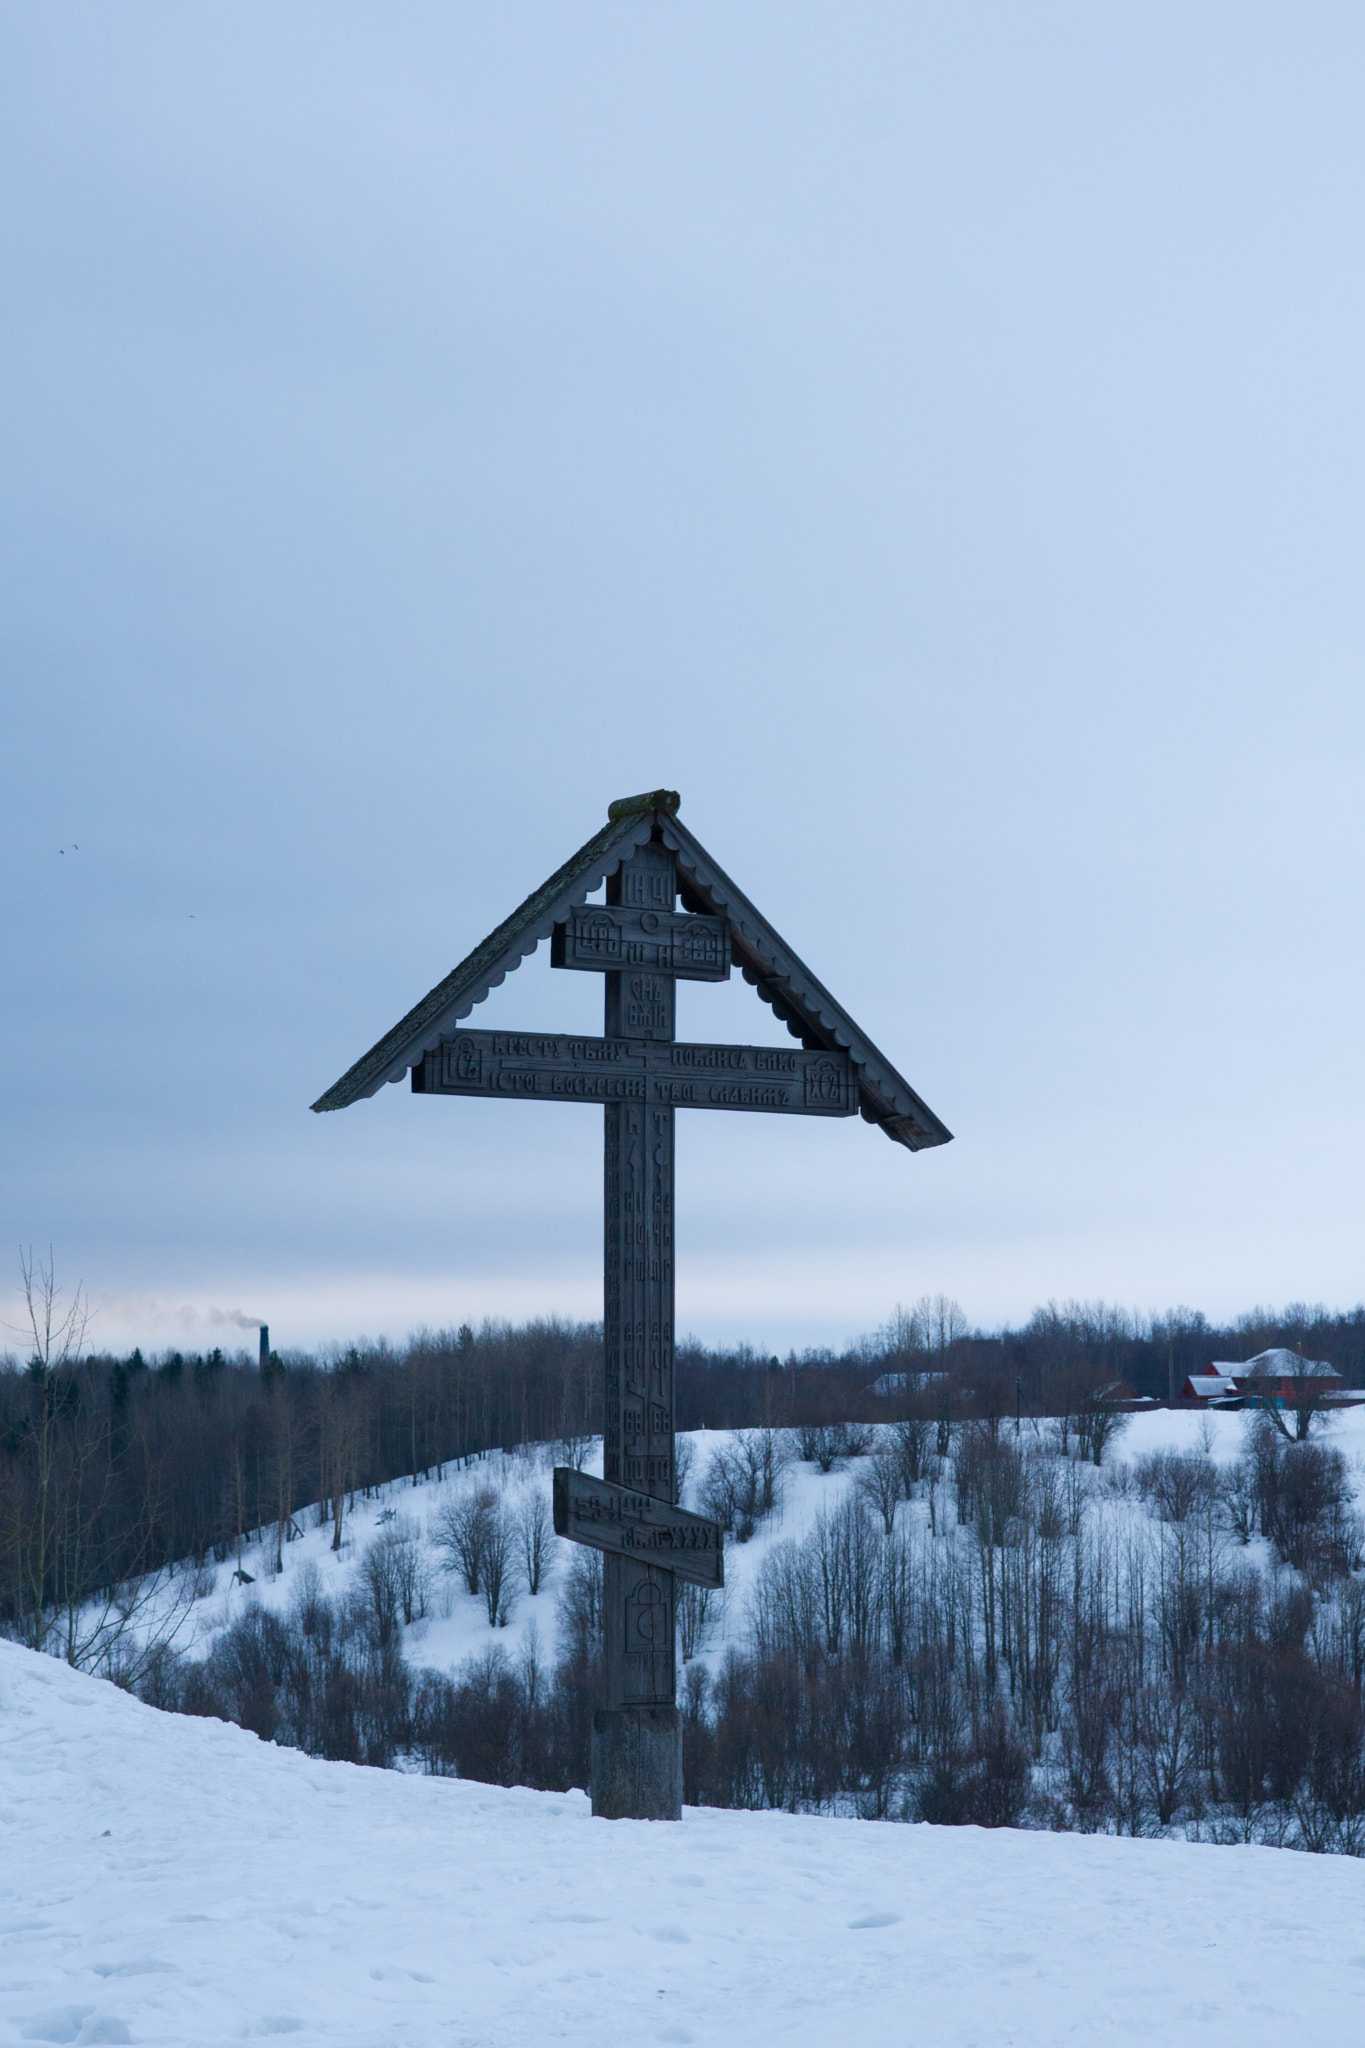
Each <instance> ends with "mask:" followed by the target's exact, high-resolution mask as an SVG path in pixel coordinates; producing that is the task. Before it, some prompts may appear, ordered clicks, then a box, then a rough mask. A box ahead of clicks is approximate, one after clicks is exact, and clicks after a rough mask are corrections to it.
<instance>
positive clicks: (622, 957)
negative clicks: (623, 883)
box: [550, 903, 730, 981]
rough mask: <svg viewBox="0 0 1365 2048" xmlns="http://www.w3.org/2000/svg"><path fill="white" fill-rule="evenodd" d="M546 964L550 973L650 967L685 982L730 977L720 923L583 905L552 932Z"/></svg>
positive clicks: (722, 922)
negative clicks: (557, 969)
mask: <svg viewBox="0 0 1365 2048" xmlns="http://www.w3.org/2000/svg"><path fill="white" fill-rule="evenodd" d="M550 960H551V964H552V965H553V966H555V967H577V968H584V969H587V970H589V971H591V972H596V973H599V974H600V973H603V972H613V971H616V970H618V969H622V968H631V967H652V968H655V969H656V970H657V971H658V972H659V973H661V974H676V975H678V976H680V977H681V978H682V979H683V980H684V981H724V980H726V978H727V977H728V975H729V972H730V928H729V926H728V924H727V923H726V921H725V919H724V918H722V917H686V916H684V915H683V914H682V913H681V912H680V911H675V910H638V909H636V908H635V907H634V906H633V905H626V904H611V903H602V904H598V903H593V904H584V906H583V907H582V908H581V909H580V910H575V911H574V912H573V914H572V915H571V916H570V917H569V919H568V920H567V922H566V923H564V924H557V925H556V926H555V928H554V936H553V938H552V940H551V945H550Z"/></svg>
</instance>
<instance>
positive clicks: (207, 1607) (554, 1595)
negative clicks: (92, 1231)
mask: <svg viewBox="0 0 1365 2048" xmlns="http://www.w3.org/2000/svg"><path fill="white" fill-rule="evenodd" d="M1245 1421H1246V1418H1245V1417H1244V1416H1242V1415H1240V1414H1235V1413H1228V1412H1217V1411H1215V1412H1212V1413H1208V1414H1205V1415H1199V1414H1193V1413H1184V1412H1179V1411H1172V1410H1161V1409H1158V1410H1153V1411H1150V1412H1148V1413H1145V1414H1138V1415H1135V1416H1133V1417H1132V1418H1131V1421H1130V1423H1129V1425H1128V1427H1127V1428H1126V1429H1125V1431H1124V1433H1123V1435H1122V1436H1121V1437H1120V1438H1119V1439H1118V1441H1117V1443H1116V1444H1115V1446H1114V1447H1113V1449H1112V1450H1111V1451H1109V1452H1107V1453H1106V1459H1105V1462H1106V1466H1107V1467H1119V1468H1122V1467H1124V1466H1129V1467H1131V1465H1132V1464H1133V1462H1134V1461H1135V1460H1137V1459H1138V1458H1140V1457H1142V1456H1143V1455H1144V1454H1148V1453H1151V1452H1153V1451H1172V1450H1173V1451H1185V1452H1191V1451H1195V1450H1196V1449H1198V1448H1200V1447H1201V1446H1202V1442H1203V1441H1204V1440H1205V1439H1204V1437H1201V1430H1202V1431H1204V1432H1205V1433H1206V1438H1207V1441H1208V1443H1209V1447H1210V1454H1211V1456H1212V1458H1213V1460H1214V1462H1215V1464H1217V1465H1220V1466H1225V1465H1228V1464H1230V1463H1231V1462H1232V1461H1233V1460H1234V1459H1235V1458H1236V1457H1237V1456H1238V1455H1239V1453H1240V1451H1241V1449H1242V1446H1243V1443H1244V1440H1245ZM731 1440H732V1433H731V1432H729V1431H725V1430H694V1431H691V1432H689V1433H688V1436H687V1438H686V1441H687V1442H688V1443H690V1445H691V1456H692V1471H691V1478H690V1480H689V1484H688V1488H687V1491H686V1494H685V1496H684V1497H685V1499H686V1501H687V1504H688V1505H689V1506H697V1505H700V1502H699V1498H698V1489H699V1488H700V1486H701V1484H702V1481H703V1478H704V1475H705V1472H706V1469H707V1465H708V1463H709V1462H710V1460H711V1459H712V1458H713V1457H714V1456H715V1454H716V1452H717V1451H718V1450H720V1449H722V1448H723V1447H724V1446H725V1445H726V1444H728V1443H729V1442H730V1441H731ZM1025 1440H1026V1441H1028V1442H1032V1441H1035V1440H1036V1439H1034V1438H1033V1437H1032V1435H1027V1434H1026V1439H1025ZM1314 1440H1315V1441H1322V1442H1326V1443H1329V1444H1331V1445H1333V1446H1335V1447H1336V1448H1338V1449H1339V1450H1341V1451H1342V1452H1343V1454H1344V1455H1345V1457H1346V1459H1347V1461H1348V1464H1349V1466H1350V1467H1351V1472H1352V1478H1353V1481H1354V1486H1355V1491H1356V1498H1357V1501H1358V1503H1359V1504H1360V1506H1361V1507H1362V1508H1365V1407H1362V1408H1358V1409H1353V1410H1348V1411H1346V1412H1344V1413H1342V1414H1340V1415H1337V1416H1334V1417H1333V1418H1332V1420H1331V1422H1330V1424H1329V1425H1328V1426H1327V1427H1326V1428H1325V1429H1324V1428H1322V1427H1321V1426H1320V1428H1319V1431H1318V1433H1317V1434H1315V1438H1314ZM553 1456H554V1447H553V1446H551V1445H529V1446H526V1447H525V1448H524V1449H523V1450H522V1451H519V1452H515V1453H512V1454H504V1453H502V1452H496V1451H495V1452H491V1453H490V1454H489V1455H488V1456H487V1457H486V1458H482V1459H479V1460H476V1461H473V1462H472V1463H471V1465H470V1466H469V1467H468V1468H464V1467H456V1466H448V1467H447V1468H446V1472H445V1475H444V1477H442V1478H440V1479H438V1478H436V1476H435V1475H434V1474H433V1475H432V1476H431V1477H430V1478H429V1479H426V1480H424V1481H423V1482H422V1483H420V1484H418V1485H414V1484H413V1482H412V1481H411V1479H398V1480H394V1481H393V1482H391V1483H390V1484H389V1485H387V1486H384V1487H381V1488H378V1489H376V1491H375V1493H374V1495H373V1496H372V1497H371V1498H370V1499H368V1500H366V1499H363V1498H357V1499H356V1500H355V1502H354V1504H353V1507H352V1510H351V1512H350V1513H349V1515H348V1516H347V1520H346V1525H345V1531H346V1540H345V1544H344V1546H343V1548H342V1550H341V1552H340V1553H334V1552H333V1551H332V1549H331V1539H332V1530H331V1526H330V1524H327V1523H324V1524H323V1525H322V1526H318V1521H317V1513H316V1510H314V1509H308V1510H306V1511H304V1512H303V1513H301V1514H300V1515H299V1516H298V1524H297V1525H298V1528H299V1530H300V1532H301V1533H300V1535H299V1536H298V1538H297V1539H296V1540H294V1541H292V1542H289V1543H287V1544H286V1545H285V1546H284V1548H283V1552H282V1563H283V1570H282V1571H281V1572H280V1573H279V1574H278V1575H273V1574H272V1572H271V1569H270V1565H271V1562H272V1556H273V1549H274V1545H273V1541H272V1532H270V1531H258V1532H257V1534H256V1537H255V1538H254V1539H253V1541H252V1542H251V1544H250V1545H249V1547H248V1548H247V1550H246V1552H245V1554H244V1560H243V1561H244V1563H245V1565H246V1568H247V1570H248V1571H249V1572H250V1573H251V1574H252V1577H253V1583H252V1584H250V1585H240V1584H238V1583H236V1582H235V1580H234V1576H233V1574H234V1567H235V1559H233V1560H229V1562H228V1563H226V1564H222V1565H218V1566H216V1567H215V1566H213V1565H212V1564H210V1565H208V1566H206V1567H205V1569H204V1570H203V1571H202V1572H200V1573H199V1574H198V1575H197V1576H198V1587H199V1592H200V1595H201V1597H200V1598H198V1599H197V1600H194V1601H193V1602H192V1603H191V1604H190V1605H189V1606H188V1608H186V1609H185V1610H183V1612H181V1613H179V1614H178V1615H177V1621H176V1634H175V1642H176V1646H177V1647H178V1648H179V1649H182V1650H185V1651H187V1652H188V1653H189V1654H190V1655H191V1656H195V1657H202V1656H205V1655H207V1653H208V1651H209V1650H210V1649H211V1648H212V1646H213V1644H214V1642H215V1641H216V1640H217V1638H218V1637H219V1636H220V1635H221V1634H222V1632H223V1630H224V1629H225V1628H226V1627H227V1626H228V1625H229V1624H230V1623H231V1622H232V1621H233V1620H235V1619H236V1618H237V1617H238V1616H239V1615H241V1614H242V1613H243V1612H244V1610H246V1609H248V1608H250V1607H255V1606H260V1607H265V1608H268V1609H273V1610H275V1611H277V1612H281V1613H283V1612H286V1611H287V1610H288V1609H289V1608H290V1606H291V1604H292V1603H293V1602H294V1601H295V1600H296V1599H297V1598H298V1595H299V1592H300V1589H301V1587H302V1585H303V1583H304V1581H305V1579H306V1578H308V1577H310V1575H311V1578H312V1582H313V1583H315V1584H316V1585H317V1587H318V1589H319V1590H320V1591H322V1592H325V1593H328V1594H330V1595H332V1596H333V1597H335V1596H337V1595H344V1594H346V1593H348V1592H351V1591H354V1590H355V1588H356V1586H357V1585H358V1583H359V1574H360V1571H361V1569H362V1565H363V1559H364V1555H365V1551H366V1549H367V1547H368V1546H369V1545H370V1544H371V1543H372V1542H373V1541H374V1540H375V1539H376V1537H378V1536H381V1535H382V1534H383V1533H384V1531H385V1529H386V1528H387V1529H390V1530H391V1529H392V1526H393V1522H394V1521H395V1520H397V1521H398V1522H399V1524H400V1526H401V1527H403V1528H405V1529H407V1530H409V1531H410V1532H411V1534H412V1537H413V1539H414V1541H415V1543H416V1544H417V1546H418V1549H419V1551H420V1554H421V1559H422V1566H423V1570H424V1574H425V1578H426V1582H427V1588H428V1591H427V1599H426V1607H427V1611H426V1614H425V1615H424V1616H423V1618H422V1619H421V1620H419V1621H418V1622H416V1623H415V1624H414V1625H413V1626H411V1627H409V1628H407V1629H405V1630H404V1634H403V1648H404V1653H405V1655H406V1656H407V1658H408V1660H409V1662H410V1663H412V1664H414V1665H418V1666H422V1665H426V1666H431V1667H433V1668H434V1669H436V1670H440V1671H450V1670H452V1669H454V1668H455V1667H456V1666H458V1665H459V1664H460V1663H461V1661H462V1660H464V1659H465V1658H467V1657H470V1656H472V1655H476V1654H478V1653H480V1652H483V1651H487V1650H488V1649H490V1648H492V1647H494V1646H495V1645H497V1646H501V1647H502V1648H503V1649H505V1650H506V1652H507V1653H508V1655H509V1656H510V1657H513V1658H515V1657H517V1656H519V1655H520V1654H522V1653H523V1652H524V1651H525V1649H526V1646H527V1641H528V1634H529V1632H530V1631H531V1630H532V1629H534V1631H535V1636H536V1638H537V1640H538V1643H539V1653H540V1655H541V1657H542V1658H544V1657H546V1656H549V1657H551V1658H552V1657H553V1655H554V1653H555V1646H556V1641H557V1638H558V1634H559V1594H560V1590H561V1587H562V1578H563V1571H564V1568H565V1566H566V1564H567V1562H568V1555H569V1550H570V1546H569V1545H568V1544H567V1543H563V1542H560V1541H558V1540H555V1539H552V1540H551V1544H550V1558H549V1567H548V1572H547V1577H546V1580H545V1582H544V1584H543V1586H542V1589H541V1591H540V1592H539V1593H538V1594H536V1595H534V1596H532V1595H530V1594H529V1593H527V1591H526V1590H525V1587H524V1584H522V1583H521V1581H520V1578H519V1575H518V1574H516V1573H515V1572H513V1573H512V1574H511V1575H510V1577H511V1579H512V1581H513V1583H514V1586H515V1592H514V1597H513V1599H512V1601H511V1604H510V1611H509V1615H508V1620H507V1624H506V1626H504V1627H500V1628H494V1627H491V1626H490V1624H489V1622H488V1618H487V1615H486V1612H485V1609H484V1604H483V1602H482V1600H481V1599H478V1598H476V1597H475V1596H473V1595H472V1594H470V1593H468V1592H466V1591H465V1590H464V1587H463V1586H462V1585H461V1583H460V1580H459V1577H458V1574H455V1575H452V1574H451V1572H450V1571H449V1570H448V1569H446V1568H445V1561H444V1560H443V1558H442V1554H441V1552H440V1550H439V1548H438V1547H437V1544H436V1543H435V1541H434V1540H433V1532H434V1531H435V1529H436V1527H437V1525H438V1522H439V1517H440V1514H441V1510H442V1508H443V1507H445V1506H446V1505H447V1504H448V1503H450V1502H452V1501H455V1500H457V1499H459V1498H461V1497H462V1496H466V1495H468V1494H469V1493H470V1492H471V1491H475V1490H477V1489H479V1488H481V1487H492V1488H493V1489H494V1490H495V1491H497V1492H498V1493H499V1494H500V1495H501V1496H502V1497H503V1498H504V1499H505V1500H506V1501H507V1502H508V1503H509V1504H511V1505H515V1503H516V1502H517V1501H518V1500H519V1499H521V1498H522V1497H523V1496H524V1495H525V1493H526V1492H527V1491H529V1490H534V1489H539V1490H540V1491H541V1492H542V1493H543V1494H544V1496H545V1499H546V1502H547V1504H548V1499H549V1489H550V1465H551V1464H552V1463H553ZM587 1469H588V1470H589V1471H592V1472H595V1473H599V1474H600V1472H601V1469H602V1452H601V1443H600V1440H599V1442H598V1443H597V1445H596V1446H595V1448H594V1450H593V1452H592V1454H591V1455H590V1456H589V1458H588V1461H587ZM860 1469H861V1461H858V1460H853V1461H850V1462H848V1463H846V1464H842V1465H839V1466H836V1468H835V1469H834V1470H833V1471H832V1472H829V1473H820V1472H818V1471H817V1470H816V1469H815V1467H814V1466H813V1465H808V1464H807V1465H803V1464H800V1463H794V1464H792V1465H791V1466H789V1467H788V1469H787V1471H786V1472H785V1474H784V1475H783V1482H782V1490H781V1500H780V1505H779V1507H778V1511H777V1513H776V1514H774V1515H773V1516H771V1517H770V1518H769V1519H768V1520H767V1521H765V1522H763V1523H761V1524H760V1526H759V1528H758V1531H757V1533H756V1534H755V1536H754V1537H753V1539H752V1540H751V1541H750V1542H748V1543H740V1542H738V1541H734V1540H731V1541H728V1542H727V1544H726V1556H725V1575H726V1586H727V1590H726V1594H725V1596H724V1599H723V1600H722V1601H721V1602H719V1603H718V1611H717V1613H716V1615H715V1617H714V1619H713V1622H712V1624H711V1627H710V1629H709V1631H708V1634H707V1637H706V1639H705V1642H704V1644H703V1646H702V1650H701V1656H702V1659H703V1661H704V1662H706V1663H707V1664H708V1665H709V1666H710V1667H711V1668H712V1669H713V1670H716V1669H719V1667H720V1664H721V1663H722V1661H723V1658H724V1654H725V1651H726V1649H727V1648H728V1647H729V1646H731V1645H739V1646H743V1645H744V1644H745V1643H746V1642H747V1638H748V1608H749V1593H750V1589H751V1587H752V1585H753V1582H754V1579H755V1577H756V1576H757V1574H758V1571H759V1570H760V1568H761V1566H762V1564H763V1561H764V1559H765V1558H766V1557H767V1556H768V1554H769V1552H770V1550H771V1549H772V1547H773V1545H774V1544H777V1543H781V1542H783V1541H784V1540H787V1539H789V1538H797V1539H799V1538H800V1537H802V1536H805V1535H806V1534H807V1533H808V1532H809V1530H810V1529H811V1527H812V1526H813V1525H814V1523H815V1521H816V1519H817V1517H818V1516H819V1515H820V1514H821V1512H822V1511H825V1510H828V1509H830V1508H832V1507H834V1506H836V1505H837V1503H838V1502H839V1501H840V1500H841V1499H842V1498H843V1497H844V1496H845V1495H846V1494H847V1492H848V1491H849V1489H850V1488H852V1487H853V1486H854V1485H855V1483H856V1481H857V1478H858V1475H859V1471H860ZM1099 1476H1100V1475H1099V1474H1098V1473H1095V1472H1093V1471H1091V1470H1088V1469H1085V1468H1083V1469H1082V1472H1081V1477H1082V1479H1084V1480H1085V1481H1086V1483H1087V1484H1094V1485H1096V1486H1098V1481H1099ZM950 1493H951V1488H950V1487H949V1486H948V1485H947V1484H946V1482H945V1486H944V1495H945V1500H946V1498H947V1497H948V1496H949V1495H950ZM1096 1506H1097V1510H1098V1512H1099V1513H1100V1514H1101V1515H1102V1516H1106V1517H1108V1518H1109V1519H1111V1520H1117V1521H1119V1522H1121V1521H1123V1520H1132V1519H1134V1518H1136V1519H1137V1520H1139V1521H1145V1520H1146V1519H1147V1518H1146V1517H1145V1516H1143V1515H1142V1514H1141V1513H1140V1512H1139V1511H1137V1510H1136V1509H1134V1507H1133V1506H1132V1504H1131V1503H1123V1502H1121V1501H1115V1500H1114V1499H1113V1497H1112V1496H1111V1495H1108V1494H1105V1493H1103V1491H1101V1495H1100V1497H1099V1498H1097V1502H1096ZM902 1512H903V1514H905V1515H908V1516H913V1517H916V1518H918V1519H919V1520H920V1521H921V1522H923V1521H924V1520H925V1519H926V1518H927V1508H926V1507H925V1504H924V1502H923V1501H922V1500H921V1501H919V1502H917V1503H916V1504H915V1506H914V1508H913V1509H906V1510H903V1511H902ZM1247 1555H1248V1558H1249V1559H1250V1560H1251V1561H1254V1562H1258V1563H1261V1564H1264V1563H1266V1562H1267V1561H1268V1559H1269V1551H1268V1549H1267V1548H1266V1547H1265V1546H1263V1545H1261V1544H1255V1545H1253V1547H1252V1549H1251V1550H1250V1551H1249V1552H1248V1553H1247ZM186 1590H187V1586H186V1581H185V1578H184V1576H183V1574H182V1575H181V1577H180V1578H179V1579H177V1580H176V1581H173V1582H170V1583H168V1584H167V1585H166V1587H165V1602H164V1603H163V1602H158V1603H154V1604H153V1606H152V1607H151V1608H149V1610H148V1612H147V1615H146V1617H145V1621H146V1623H147V1625H151V1624H152V1622H153V1621H154V1619H155V1618H156V1617H157V1616H158V1615H159V1614H160V1613H161V1612H162V1611H163V1607H164V1605H165V1604H166V1603H171V1604H174V1603H177V1602H178V1601H179V1600H180V1599H181V1598H182V1597H183V1595H184V1593H185V1592H186Z"/></svg>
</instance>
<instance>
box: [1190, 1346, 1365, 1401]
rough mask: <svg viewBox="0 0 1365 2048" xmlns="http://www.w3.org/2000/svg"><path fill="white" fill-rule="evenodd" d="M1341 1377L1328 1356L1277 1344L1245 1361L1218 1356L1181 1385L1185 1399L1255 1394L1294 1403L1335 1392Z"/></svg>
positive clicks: (1235, 1398)
mask: <svg viewBox="0 0 1365 2048" xmlns="http://www.w3.org/2000/svg"><path fill="white" fill-rule="evenodd" d="M1341 1385H1342V1378H1341V1374H1340V1373H1339V1372H1338V1371H1337V1369H1336V1367H1335V1366H1334V1365H1329V1364H1328V1363H1327V1360H1326V1359H1325V1358H1301V1357H1300V1356H1299V1353H1298V1352H1297V1351H1287V1350H1286V1349H1285V1348H1284V1346H1283V1345H1276V1346H1275V1347H1274V1348H1273V1349H1272V1350H1270V1351H1258V1352H1257V1354H1256V1356H1255V1357H1254V1358H1248V1359H1246V1360H1245V1361H1244V1362H1243V1363H1240V1364H1239V1363H1236V1362H1234V1361H1233V1360H1231V1359H1226V1358H1221V1359H1220V1358H1216V1359H1215V1360H1214V1361H1213V1363H1212V1365H1211V1366H1210V1367H1209V1369H1208V1371H1207V1372H1201V1373H1191V1374H1190V1376H1189V1378H1188V1379H1187V1380H1186V1381H1185V1384H1184V1386H1183V1387H1182V1388H1181V1389H1180V1398H1181V1400H1182V1401H1195V1402H1199V1403H1200V1404H1201V1405H1203V1406H1204V1407H1207V1406H1208V1405H1209V1403H1210V1402H1212V1401H1218V1402H1223V1401H1246V1400H1250V1399H1252V1398H1258V1399H1260V1400H1269V1401H1283V1402H1285V1403H1287V1404H1288V1405H1289V1406H1291V1407H1292V1406H1293V1404H1294V1403H1295V1402H1296V1401H1301V1400H1303V1399H1304V1398H1305V1397H1312V1396H1321V1395H1334V1394H1336V1393H1338V1392H1339V1391H1340V1389H1341Z"/></svg>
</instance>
